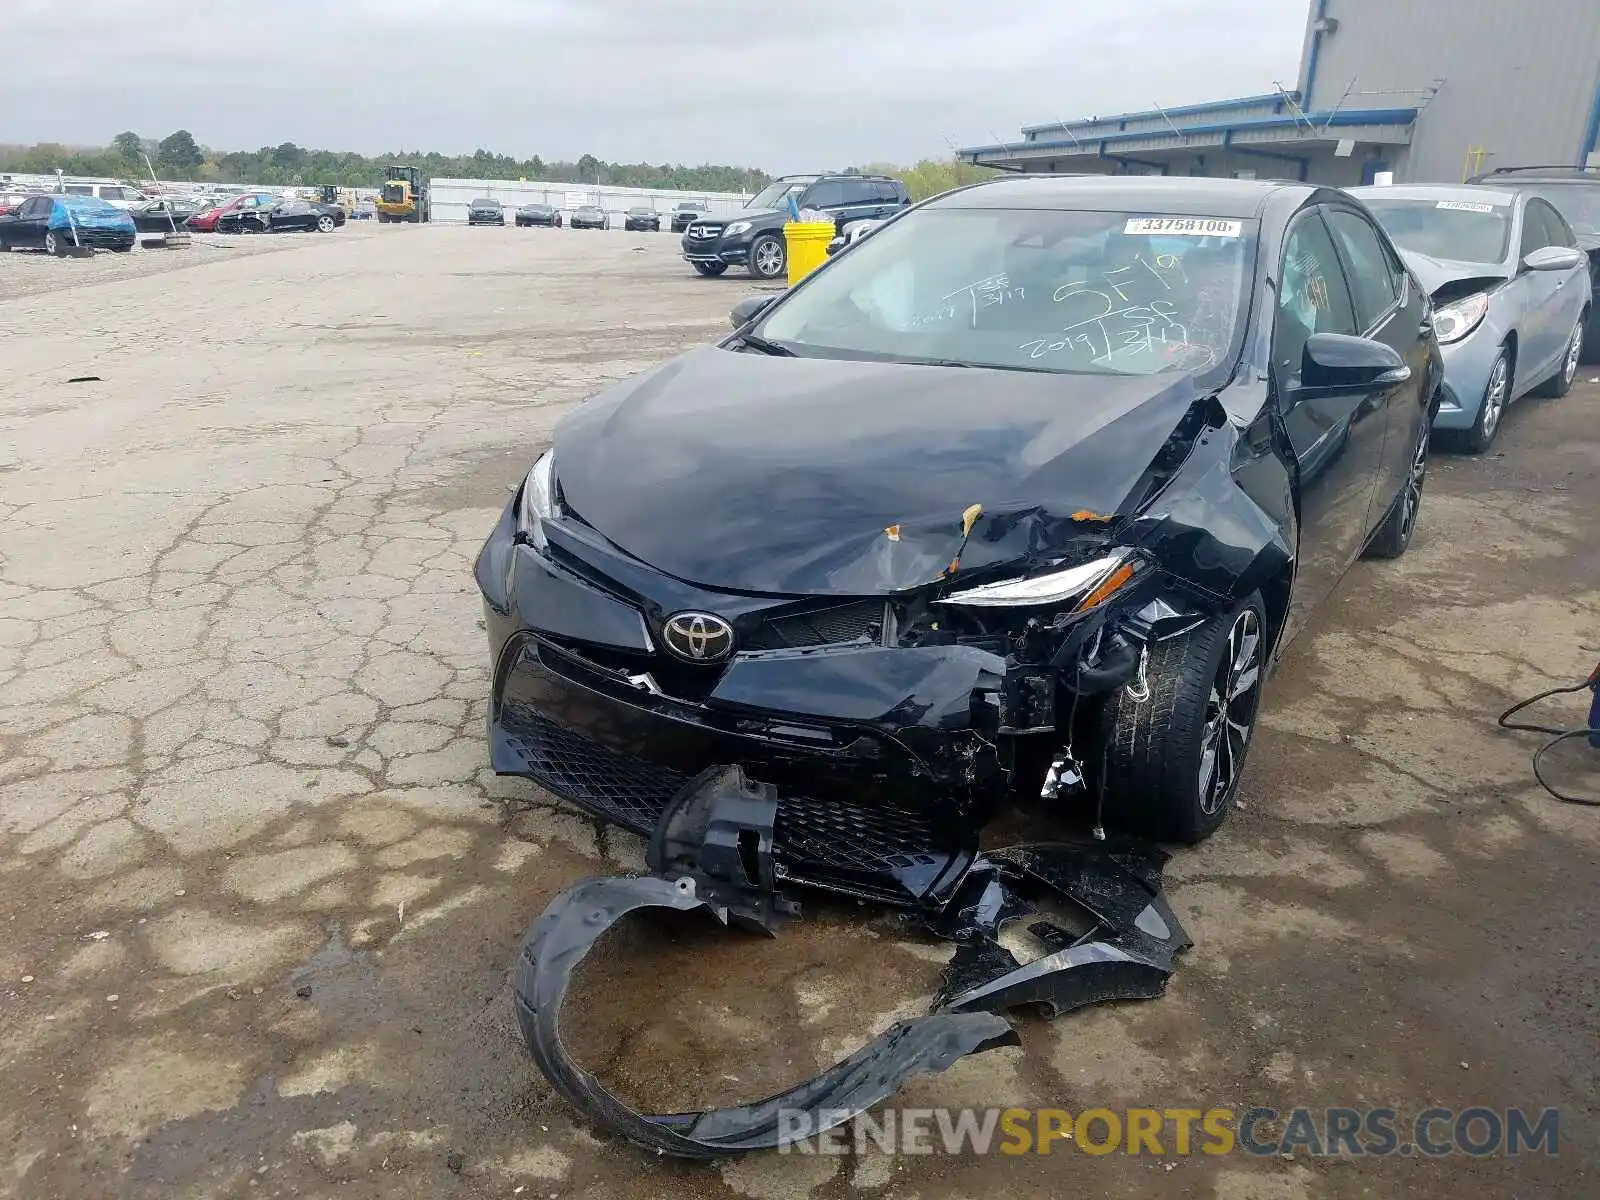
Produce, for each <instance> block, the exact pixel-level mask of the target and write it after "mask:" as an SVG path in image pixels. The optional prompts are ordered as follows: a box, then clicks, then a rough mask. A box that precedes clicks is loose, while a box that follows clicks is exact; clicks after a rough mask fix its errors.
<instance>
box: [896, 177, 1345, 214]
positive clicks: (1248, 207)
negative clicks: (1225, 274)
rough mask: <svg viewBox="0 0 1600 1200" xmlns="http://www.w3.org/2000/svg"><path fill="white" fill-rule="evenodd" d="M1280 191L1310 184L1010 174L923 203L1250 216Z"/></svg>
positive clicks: (1307, 188) (1306, 189)
mask: <svg viewBox="0 0 1600 1200" xmlns="http://www.w3.org/2000/svg"><path fill="white" fill-rule="evenodd" d="M1284 191H1296V192H1299V193H1301V194H1302V195H1306V196H1309V195H1311V194H1312V193H1313V192H1314V191H1316V189H1315V188H1314V187H1312V186H1311V185H1310V184H1304V183H1287V182H1283V181H1278V180H1256V179H1190V178H1182V179H1174V178H1170V177H1168V176H1165V175H1013V176H1011V177H1010V178H1007V179H990V180H985V181H984V182H983V183H977V184H973V185H971V186H970V187H965V188H957V189H956V190H955V191H951V192H946V193H945V194H944V195H942V196H938V197H935V198H934V199H933V200H931V201H929V202H928V203H929V206H930V207H937V208H1083V209H1111V210H1129V211H1138V212H1151V213H1170V214H1172V215H1174V216H1182V217H1187V216H1196V217H1198V216H1206V217H1252V218H1253V217H1256V216H1258V215H1259V214H1260V212H1261V209H1262V207H1263V206H1264V205H1265V204H1266V202H1267V200H1268V199H1269V198H1270V197H1272V196H1274V195H1276V194H1278V193H1280V192H1284Z"/></svg>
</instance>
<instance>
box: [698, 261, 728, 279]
mask: <svg viewBox="0 0 1600 1200" xmlns="http://www.w3.org/2000/svg"><path fill="white" fill-rule="evenodd" d="M694 269H695V270H696V271H699V272H700V274H702V275H710V276H713V277H715V276H717V275H721V274H722V273H723V272H724V271H726V270H727V269H728V264H727V263H695V264H694Z"/></svg>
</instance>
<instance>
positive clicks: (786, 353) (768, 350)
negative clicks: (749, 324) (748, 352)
mask: <svg viewBox="0 0 1600 1200" xmlns="http://www.w3.org/2000/svg"><path fill="white" fill-rule="evenodd" d="M734 337H736V338H738V340H739V341H741V342H743V343H744V344H745V345H746V346H749V347H750V349H752V350H759V351H761V353H763V354H770V355H772V356H773V357H774V358H793V357H794V356H795V354H794V351H793V350H791V349H789V347H787V346H780V345H778V343H777V342H769V341H767V339H766V338H764V337H761V336H759V335H757V334H754V333H736V334H734Z"/></svg>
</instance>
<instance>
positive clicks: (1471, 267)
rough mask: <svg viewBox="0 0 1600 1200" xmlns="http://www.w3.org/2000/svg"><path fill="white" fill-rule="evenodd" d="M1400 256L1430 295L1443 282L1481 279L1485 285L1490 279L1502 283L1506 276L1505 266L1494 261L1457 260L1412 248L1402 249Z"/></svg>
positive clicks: (1440, 286)
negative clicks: (1423, 252)
mask: <svg viewBox="0 0 1600 1200" xmlns="http://www.w3.org/2000/svg"><path fill="white" fill-rule="evenodd" d="M1400 257H1401V258H1403V259H1404V260H1405V264H1406V266H1408V267H1410V268H1411V273H1412V274H1413V275H1415V276H1416V277H1417V282H1418V283H1420V284H1421V285H1422V289H1423V291H1425V292H1427V293H1428V294H1429V295H1430V296H1431V295H1432V294H1433V293H1434V292H1437V291H1438V290H1439V289H1440V288H1442V287H1443V286H1444V285H1445V284H1447V283H1455V282H1456V281H1458V280H1462V279H1482V280H1484V281H1485V286H1487V285H1488V283H1489V282H1491V281H1493V282H1500V283H1504V282H1505V280H1506V279H1507V278H1508V275H1507V274H1506V269H1505V267H1504V266H1501V265H1499V264H1496V263H1475V262H1459V261H1457V260H1456V259H1453V258H1434V257H1433V256H1432V255H1429V254H1418V253H1417V252H1416V251H1414V250H1402V251H1400Z"/></svg>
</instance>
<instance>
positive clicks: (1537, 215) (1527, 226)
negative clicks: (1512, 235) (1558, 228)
mask: <svg viewBox="0 0 1600 1200" xmlns="http://www.w3.org/2000/svg"><path fill="white" fill-rule="evenodd" d="M1543 207H1545V205H1543V204H1542V203H1541V202H1540V201H1538V200H1529V201H1528V203H1527V206H1526V207H1525V208H1524V209H1523V210H1522V249H1521V251H1520V252H1519V253H1520V256H1521V257H1522V258H1527V257H1528V255H1530V254H1532V253H1533V252H1534V251H1535V250H1541V249H1543V248H1544V247H1546V246H1548V245H1550V227H1549V226H1548V225H1547V224H1545V220H1544V215H1543V214H1542V213H1541V212H1540V209H1541V208H1543Z"/></svg>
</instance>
